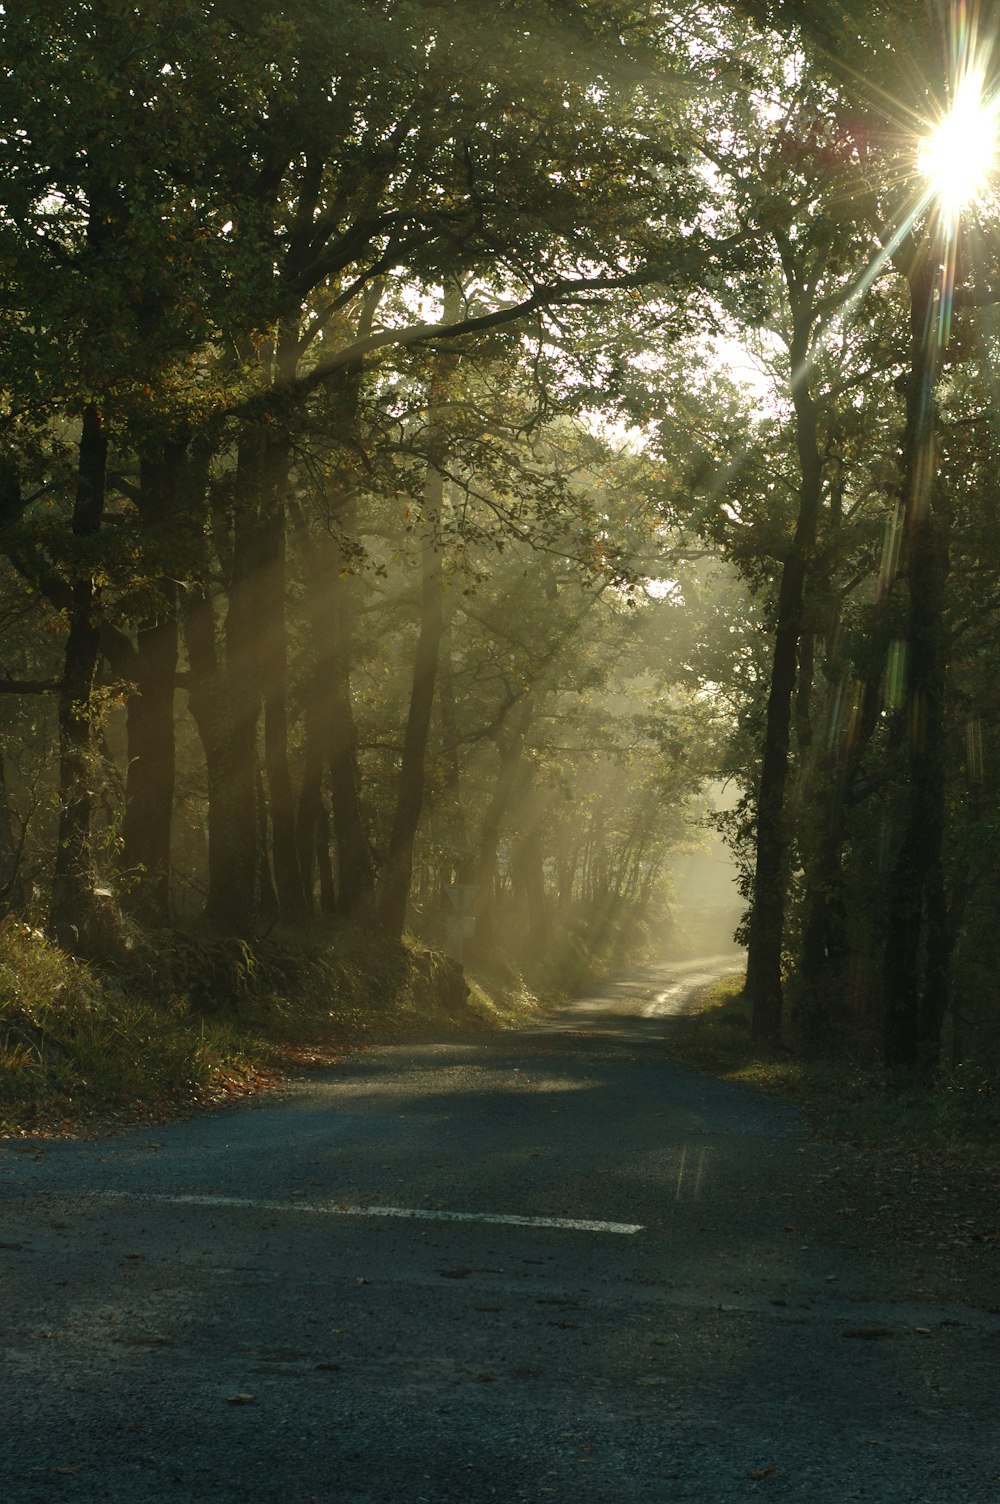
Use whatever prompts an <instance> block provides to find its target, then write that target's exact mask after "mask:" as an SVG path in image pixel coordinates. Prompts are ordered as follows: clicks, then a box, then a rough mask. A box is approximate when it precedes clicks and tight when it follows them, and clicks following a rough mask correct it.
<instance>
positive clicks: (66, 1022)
mask: <svg viewBox="0 0 1000 1504" xmlns="http://www.w3.org/2000/svg"><path fill="white" fill-rule="evenodd" d="M535 1002H536V999H535V997H534V995H533V994H532V993H531V992H530V990H529V989H528V988H527V986H526V985H525V984H524V983H523V982H521V980H520V979H519V978H517V977H515V976H513V975H506V974H505V975H503V976H493V975H483V976H481V977H479V978H478V979H477V980H475V981H473V983H472V985H471V986H469V985H467V983H466V981H465V978H464V976H463V972H462V969H461V968H460V967H459V965H458V963H457V962H455V961H453V960H452V959H451V958H450V957H448V956H446V955H443V954H442V953H440V952H438V951H434V950H431V949H428V948H427V947H426V946H424V945H422V944H420V943H419V942H417V941H415V940H413V939H412V938H410V937H407V938H406V939H405V940H404V941H403V942H402V943H400V944H388V943H386V942H384V941H377V940H376V939H375V938H374V937H373V936H372V935H371V934H366V933H364V932H362V931H360V930H354V929H350V928H339V929H336V930H332V929H331V928H330V927H328V926H319V925H317V926H316V927H315V928H314V929H312V930H310V931H309V932H304V931H302V930H301V929H300V930H296V931H294V932H292V931H287V932H286V931H277V930H276V931H275V932H273V933H272V934H271V935H270V936H268V937H267V938H265V939H263V940H259V941H256V942H254V944H253V945H250V944H248V943H247V942H245V941H241V940H236V939H232V938H228V939H224V938H220V937H218V936H214V935H212V934H210V933H208V932H204V933H201V932H199V931H198V930H196V929H190V930H171V931H162V932H159V933H156V934H153V935H149V934H146V935H141V934H136V935H135V936H134V937H133V940H132V942H131V944H126V945H125V946H124V947H123V949H122V950H121V952H120V953H119V955H118V956H116V958H115V959H114V961H113V962H106V963H105V964H103V965H101V966H97V965H95V964H93V963H89V962H86V961H80V960H76V959H74V958H73V957H71V956H69V955H68V954H67V953H66V952H65V951H64V950H62V949H61V948H60V947H59V946H58V945H56V944H55V943H54V942H53V941H52V940H50V939H48V938H47V937H46V936H45V935H44V934H43V933H42V931H41V930H39V929H36V928H33V927H31V926H30V925H27V924H24V923H22V922H20V921H17V920H13V919H7V920H4V921H3V922H2V923H0V1137H31V1136H48V1137H51V1136H80V1135H85V1134H88V1133H101V1132H108V1131H114V1130H115V1128H117V1127H121V1126H124V1125H127V1124H128V1123H131V1122H141V1121H149V1120H157V1119H161V1118H164V1117H171V1116H175V1115H178V1114H182V1113H185V1112H189V1111H192V1110H195V1109H197V1108H201V1107H208V1106H215V1105H221V1104H224V1103H226V1102H229V1101H233V1100H239V1099H241V1098H243V1097H246V1096H249V1095H251V1094H252V1093H254V1092H257V1091H261V1090H267V1089H273V1088H274V1087H276V1086H278V1085H280V1083H281V1082H282V1080H284V1079H285V1078H286V1077H287V1075H288V1073H289V1072H290V1071H293V1070H296V1069H301V1068H303V1067H308V1066H322V1065H329V1064H332V1063H333V1062H334V1061H336V1060H338V1059H342V1058H343V1056H344V1055H345V1054H348V1053H349V1052H350V1051H351V1050H354V1049H356V1048H358V1047H359V1046H360V1045H362V1044H363V1043H365V1042H367V1041H371V1040H373V1039H376V1038H401V1037H407V1036H411V1035H414V1034H421V1033H427V1032H428V1031H432V1030H433V1031H440V1030H445V1031H454V1030H456V1029H459V1030H463V1031H469V1030H475V1029H488V1028H496V1027H501V1026H502V1025H503V1024H505V1023H509V1022H510V1021H512V1019H514V1018H515V1017H517V1016H520V1015H522V1014H523V1013H525V1012H526V1011H529V1010H530V1009H531V1008H532V1007H533V1006H534V1005H535Z"/></svg>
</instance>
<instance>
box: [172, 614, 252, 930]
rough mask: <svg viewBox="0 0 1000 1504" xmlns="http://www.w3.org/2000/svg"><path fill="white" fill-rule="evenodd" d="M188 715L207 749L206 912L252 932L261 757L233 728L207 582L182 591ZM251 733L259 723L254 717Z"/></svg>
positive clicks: (215, 921) (220, 925)
mask: <svg viewBox="0 0 1000 1504" xmlns="http://www.w3.org/2000/svg"><path fill="white" fill-rule="evenodd" d="M183 622H184V636H185V641H186V644H187V653H188V664H189V674H188V695H189V704H190V708H191V714H192V716H193V718H194V722H195V725H196V726H197V728H198V734H199V737H200V739H201V744H202V749H203V751H204V754H205V772H206V777H207V780H208V894H207V897H206V901H205V917H206V919H207V920H208V922H209V923H210V924H211V925H213V926H214V927H215V928H216V929H219V930H221V931H222V932H223V933H225V934H235V935H244V936H249V935H252V934H253V932H254V929H255V928H256V924H257V913H258V907H259V904H258V899H259V876H260V873H259V867H258V861H257V797H256V785H257V756H256V746H255V739H254V740H251V741H249V742H248V741H247V738H246V736H245V735H241V734H240V733H239V731H238V730H237V729H236V727H237V725H238V718H237V716H236V715H235V714H234V712H233V708H232V706H231V703H230V698H229V693H228V690H229V684H228V676H225V675H223V673H222V670H221V667H220V664H219V654H218V644H217V642H216V635H215V612H214V608H213V604H212V598H211V596H210V594H209V592H208V590H207V589H202V590H192V591H190V592H189V593H188V595H187V596H186V598H185V606H184V612H183ZM253 731H254V734H255V733H256V723H255V722H254V724H253Z"/></svg>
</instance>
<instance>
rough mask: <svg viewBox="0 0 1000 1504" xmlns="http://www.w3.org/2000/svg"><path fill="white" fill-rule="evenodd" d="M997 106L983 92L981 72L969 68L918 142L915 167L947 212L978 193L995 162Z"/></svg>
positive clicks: (952, 212)
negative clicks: (938, 117) (940, 116)
mask: <svg viewBox="0 0 1000 1504" xmlns="http://www.w3.org/2000/svg"><path fill="white" fill-rule="evenodd" d="M997 108H998V101H997V100H996V99H995V98H993V99H987V98H986V97H985V96H984V94H983V80H982V77H981V75H979V74H977V73H973V72H969V73H967V74H965V76H964V77H963V78H962V79H961V80H960V81H959V83H958V85H957V87H956V89H955V95H954V98H953V100H952V105H951V109H950V110H949V111H948V113H947V115H945V116H944V118H943V119H942V120H940V121H939V122H938V124H937V125H936V126H935V127H934V129H933V130H932V131H931V133H930V135H929V136H927V138H926V139H925V140H924V141H923V143H922V144H921V147H920V151H919V154H918V159H917V160H918V165H919V167H920V171H921V172H922V173H923V174H924V176H925V177H926V179H927V181H928V184H929V186H930V188H931V189H932V190H933V192H934V194H935V196H936V198H937V199H938V202H939V203H940V205H941V208H942V209H943V211H944V212H945V213H946V214H947V215H949V216H950V217H954V216H957V215H959V214H960V213H961V211H962V210H963V209H964V208H966V207H967V206H968V205H969V204H971V203H973V202H974V201H975V200H976V199H977V198H978V197H979V195H980V194H981V193H982V192H983V190H984V189H985V187H986V185H987V183H988V181H989V178H990V176H991V174H992V173H993V172H994V170H995V169H996V167H997Z"/></svg>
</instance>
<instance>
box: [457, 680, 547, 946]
mask: <svg viewBox="0 0 1000 1504" xmlns="http://www.w3.org/2000/svg"><path fill="white" fill-rule="evenodd" d="M533 710H534V706H533V704H532V702H531V700H521V701H520V703H519V704H517V705H516V707H515V708H514V709H513V710H512V711H511V712H510V725H509V726H501V727H500V728H499V729H498V731H497V732H496V735H495V738H494V739H495V741H496V746H497V751H498V752H499V754H500V766H499V768H498V770H497V780H496V783H495V784H494V786H493V794H492V796H491V798H490V802H489V804H488V806H487V808H486V813H485V815H484V816H483V824H482V829H481V830H480V833H479V855H478V857H477V860H476V897H475V905H474V918H475V922H476V933H475V938H474V942H473V945H472V946H471V947H470V949H471V950H473V951H474V952H475V954H476V955H480V956H488V955H489V954H490V953H491V951H492V950H493V946H494V931H493V909H494V898H495V884H496V870H497V854H498V852H499V849H500V832H501V830H502V829H503V821H504V817H505V815H506V813H507V810H508V809H509V808H510V804H511V801H512V799H513V796H514V785H515V782H516V779H517V774H518V770H519V769H520V766H521V755H522V753H523V751H524V742H525V737H526V736H527V734H528V727H529V726H530V724H531V717H532V713H533Z"/></svg>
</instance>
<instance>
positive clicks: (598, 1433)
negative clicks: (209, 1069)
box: [0, 957, 1000, 1504]
mask: <svg viewBox="0 0 1000 1504" xmlns="http://www.w3.org/2000/svg"><path fill="white" fill-rule="evenodd" d="M731 969H732V959H731V958H728V957H720V958H710V959H709V960H707V961H705V962H702V963H697V964H696V963H685V964H684V965H677V964H674V965H664V966H660V967H651V968H649V969H648V970H647V971H645V972H643V973H640V974H636V975H634V976H633V977H632V978H630V979H629V980H628V981H626V982H623V983H621V984H620V985H619V986H617V987H611V988H608V989H607V990H606V992H605V993H604V994H602V995H601V996H600V997H595V998H590V999H584V1000H582V1001H581V1002H579V1003H577V1004H575V1005H574V1006H573V1007H572V1008H571V1009H565V1010H563V1011H561V1012H560V1013H559V1014H554V1015H550V1016H549V1017H548V1018H546V1019H545V1020H543V1021H541V1022H540V1023H539V1024H538V1025H536V1026H535V1027H533V1028H532V1029H530V1030H525V1031H521V1032H517V1033H508V1034H502V1035H497V1036H477V1037H475V1038H468V1039H465V1038H463V1039H458V1040H456V1039H451V1040H446V1041H443V1042H428V1043H420V1044H414V1043H407V1044H399V1045H393V1046H384V1047H380V1048H376V1049H370V1050H367V1051H366V1052H364V1053H362V1054H359V1055H358V1056H357V1057H355V1058H352V1059H350V1060H349V1061H347V1062H346V1063H345V1064H344V1065H343V1066H342V1067H338V1068H336V1069H332V1070H328V1071H324V1072H322V1073H319V1074H313V1075H310V1076H309V1077H308V1079H304V1080H302V1081H300V1082H296V1083H293V1084H292V1085H291V1086H290V1087H289V1088H288V1090H287V1091H285V1092H284V1093H283V1094H282V1095H281V1096H280V1097H273V1096H272V1097H268V1098H261V1099H259V1100H258V1101H257V1102H256V1103H254V1104H253V1105H251V1106H248V1107H243V1108H240V1109H230V1110H226V1111H222V1112H216V1113H212V1114H208V1115H203V1116H199V1117H197V1118H194V1119H192V1120H190V1121H187V1122H179V1123H172V1124H167V1125H164V1126H161V1127H157V1128H155V1129H152V1130H151V1129H148V1128H142V1129H136V1130H132V1131H129V1132H127V1133H124V1134H122V1135H121V1136H120V1137H117V1138H114V1139H104V1140H99V1141H92V1142H32V1143H27V1144H24V1143H17V1144H14V1143H5V1144H2V1145H0V1338H2V1347H3V1367H2V1371H0V1504H97V1501H101V1504H107V1501H114V1504H117V1501H122V1504H125V1501H127V1504H237V1501H239V1504H248V1501H249V1504H258V1501H259V1504H397V1501H398V1504H423V1501H427V1504H439V1501H441V1504H443V1501H452V1500H455V1501H466V1504H480V1501H487V1500H489V1501H496V1500H499V1501H504V1504H507V1501H509V1504H516V1501H532V1504H548V1501H553V1500H564V1501H568V1500H572V1501H581V1504H598V1501H600V1504H604V1501H608V1504H612V1501H615V1504H618V1501H621V1504H673V1501H682V1500H683V1501H690V1504H730V1501H755V1500H773V1501H786V1500H793V1499H794V1500H807V1501H810V1504H833V1501H836V1504H843V1501H848V1500H855V1499H859V1500H867V1501H879V1504H996V1501H997V1500H1000V1403H998V1393H997V1378H998V1365H1000V1314H997V1312H996V1311H991V1310H990V1309H989V1308H988V1306H989V1302H988V1301H986V1302H983V1303H982V1304H952V1303H950V1301H949V1298H948V1292H947V1291H946V1290H945V1291H942V1290H940V1289H936V1290H934V1291H932V1292H930V1293H928V1292H927V1291H926V1290H924V1291H923V1293H921V1289H920V1287H918V1286H915V1285H914V1280H913V1277H912V1272H911V1270H910V1269H908V1268H907V1267H906V1259H905V1256H904V1255H903V1254H901V1253H900V1252H899V1251H898V1250H894V1249H892V1248H890V1247H888V1246H886V1247H882V1246H873V1245H872V1244H871V1243H870V1242H868V1243H865V1242H862V1241H861V1234H860V1232H859V1229H858V1228H857V1227H856V1226H853V1225H852V1223H851V1220H850V1218H849V1217H846V1218H845V1216H843V1215H842V1211H843V1209H842V1208H838V1207H837V1206H836V1204H835V1197H831V1193H830V1192H829V1191H827V1190H824V1189H823V1187H825V1186H827V1185H828V1184H829V1182H828V1181H826V1180H824V1179H823V1178H822V1175H823V1168H824V1164H825V1163H826V1158H825V1157H826V1156H828V1155H829V1152H830V1151H829V1150H828V1149H825V1148H824V1147H823V1146H821V1145H817V1144H814V1143H812V1142H810V1141H809V1140H808V1138H807V1137H806V1135H805V1132H804V1129H803V1127H802V1123H801V1120H800V1118H799V1117H798V1115H797V1113H796V1112H795V1111H794V1110H792V1109H790V1108H788V1107H785V1106H782V1105H780V1104H777V1103H775V1102H772V1101H770V1100H767V1099H765V1098H763V1097H761V1096H758V1095H756V1094H755V1093H753V1092H751V1091H749V1090H747V1089H744V1088H740V1087H737V1086H732V1085H728V1084H725V1083H721V1082H718V1081H714V1080H712V1079H709V1078H707V1077H704V1076H701V1075H699V1074H697V1073H696V1072H694V1071H691V1070H689V1069H687V1068H685V1067H683V1066H681V1065H679V1064H677V1063H675V1062H672V1061H671V1060H670V1059H668V1058H667V1056H666V1054H665V1051H664V1043H663V1040H664V1035H665V1033H666V1032H667V1031H668V1030H669V1029H670V1028H671V1027H676V1026H677V1025H676V1024H675V1023H673V1022H672V1015H675V1014H677V1013H683V1011H684V1009H685V1007H686V1006H688V1005H689V1001H690V997H691V994H692V989H694V988H695V987H697V986H698V985H700V983H701V982H703V981H704V980H706V979H710V978H711V977H713V976H715V975H719V974H722V973H724V972H725V971H726V970H731ZM372 1209H377V1212H378V1214H375V1215H373V1214H371V1212H372ZM388 1212H391V1213H393V1215H388V1214H386V1213H388ZM401 1212H402V1213H405V1212H411V1213H420V1215H419V1216H403V1215H396V1213H401ZM439 1212H444V1213H459V1214H463V1216H467V1217H468V1218H469V1220H462V1219H460V1218H444V1219H439V1218H438V1217H437V1216H436V1214H437V1213H439ZM506 1216H512V1217H514V1218H515V1219H516V1218H521V1219H527V1220H522V1221H517V1220H515V1221H511V1222H507V1221H502V1220H479V1219H480V1218H481V1217H483V1218H486V1219H488V1218H491V1217H493V1218H502V1217H506ZM531 1219H540V1220H538V1221H533V1220H531ZM566 1222H581V1223H597V1224H604V1225H598V1226H567V1225H564V1224H565V1223H566ZM553 1224H554V1225H553ZM608 1224H610V1225H608ZM636 1228H638V1230H635V1229H636ZM626 1229H631V1230H626Z"/></svg>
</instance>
